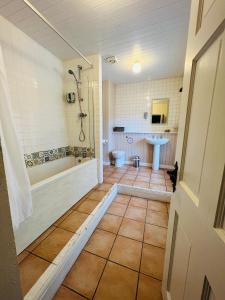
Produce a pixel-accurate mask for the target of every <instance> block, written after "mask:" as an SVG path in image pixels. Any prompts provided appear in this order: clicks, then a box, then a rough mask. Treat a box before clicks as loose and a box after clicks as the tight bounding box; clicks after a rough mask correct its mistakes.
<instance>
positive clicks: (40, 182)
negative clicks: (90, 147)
mask: <svg viewBox="0 0 225 300" xmlns="http://www.w3.org/2000/svg"><path fill="white" fill-rule="evenodd" d="M77 163H78V161H77V159H75V158H73V157H65V158H62V159H58V160H55V161H52V162H49V163H46V164H43V165H39V166H35V167H32V168H29V169H28V173H29V176H30V180H31V184H32V186H31V191H32V201H33V214H32V216H31V217H30V218H28V219H27V220H26V221H25V222H23V223H22V224H21V226H20V227H19V229H18V230H16V232H15V239H16V248H17V253H18V254H19V253H20V252H21V251H22V250H24V249H25V248H26V247H27V246H28V245H29V244H30V243H31V242H32V241H34V240H35V239H36V238H37V237H38V236H39V235H40V234H41V233H42V232H43V231H45V230H46V229H47V228H48V227H49V226H51V225H52V224H53V223H54V222H55V221H56V220H57V219H58V218H60V217H61V216H62V215H63V214H64V213H65V212H66V211H67V210H68V209H69V208H70V207H72V206H73V205H74V204H75V203H76V202H77V201H79V200H80V199H81V198H82V197H83V196H84V195H85V194H86V193H88V192H89V191H90V190H91V189H92V188H93V187H94V186H95V185H97V183H98V179H97V160H96V159H91V160H86V161H84V162H82V163H80V164H78V165H76V164H77Z"/></svg>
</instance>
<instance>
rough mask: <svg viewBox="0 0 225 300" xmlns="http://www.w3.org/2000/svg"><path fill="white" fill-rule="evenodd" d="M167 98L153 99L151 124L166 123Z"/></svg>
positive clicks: (167, 111)
mask: <svg viewBox="0 0 225 300" xmlns="http://www.w3.org/2000/svg"><path fill="white" fill-rule="evenodd" d="M168 113H169V99H168V98H163V99H153V100H152V111H151V122H152V124H166V123H167V122H168Z"/></svg>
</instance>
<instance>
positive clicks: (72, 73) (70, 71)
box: [68, 69, 80, 84]
mask: <svg viewBox="0 0 225 300" xmlns="http://www.w3.org/2000/svg"><path fill="white" fill-rule="evenodd" d="M68 73H69V74H70V75H73V77H74V79H75V81H76V82H77V84H78V83H80V82H79V80H78V79H77V77H76V75H75V74H74V72H73V70H71V69H69V70H68Z"/></svg>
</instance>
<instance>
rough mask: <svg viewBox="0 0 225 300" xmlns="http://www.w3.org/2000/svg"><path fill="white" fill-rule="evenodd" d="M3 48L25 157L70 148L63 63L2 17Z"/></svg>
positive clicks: (0, 23) (14, 112)
mask: <svg viewBox="0 0 225 300" xmlns="http://www.w3.org/2000/svg"><path fill="white" fill-rule="evenodd" d="M0 45H1V46H2V48H3V55H4V60H5V65H6V69H7V77H8V81H9V87H10V94H11V98H12V109H13V115H14V118H15V122H16V128H17V131H18V134H19V137H20V140H21V141H22V146H23V151H24V153H31V152H35V151H40V150H48V149H52V148H57V147H62V146H66V145H68V135H67V128H66V118H65V111H64V110H65V106H64V102H63V65H62V62H61V61H60V60H59V59H58V58H56V57H55V56H54V55H52V54H51V53H50V52H49V51H47V50H46V49H45V48H43V47H42V46H40V45H39V44H38V43H36V42H35V41H34V40H32V39H31V38H29V37H28V36H27V35H25V34H24V33H23V32H22V31H20V30H19V29H17V28H16V27H15V26H14V25H12V24H11V23H9V22H8V21H6V20H5V19H4V18H2V17H0Z"/></svg>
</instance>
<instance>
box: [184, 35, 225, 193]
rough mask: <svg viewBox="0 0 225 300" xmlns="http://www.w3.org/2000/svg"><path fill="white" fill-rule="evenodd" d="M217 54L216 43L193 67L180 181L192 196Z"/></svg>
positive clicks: (197, 179)
mask: <svg viewBox="0 0 225 300" xmlns="http://www.w3.org/2000/svg"><path fill="white" fill-rule="evenodd" d="M219 53H220V43H219V41H217V42H215V43H214V44H213V45H212V46H211V47H210V49H209V50H208V51H207V52H206V53H205V54H204V55H203V56H202V57H201V58H200V59H199V60H198V62H197V64H196V71H195V83H194V91H193V98H192V108H191V116H190V126H189V133H188V142H187V150H186V156H185V166H184V175H183V181H184V182H185V183H186V184H187V185H188V186H189V188H190V189H191V190H192V192H193V193H194V194H195V195H196V196H198V192H199V184H200V177H201V171H202V164H203V158H204V151H205V143H206V138H207V131H208V123H209V115H210V110H211V102H212V98H213V91H214V83H215V77H216V70H217V61H218V56H219Z"/></svg>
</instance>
